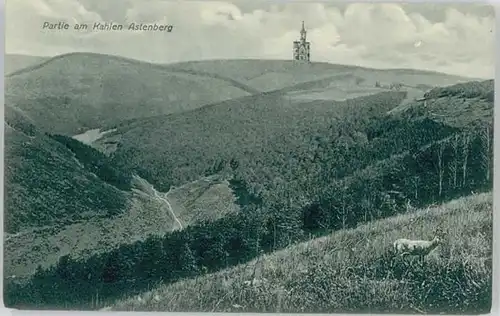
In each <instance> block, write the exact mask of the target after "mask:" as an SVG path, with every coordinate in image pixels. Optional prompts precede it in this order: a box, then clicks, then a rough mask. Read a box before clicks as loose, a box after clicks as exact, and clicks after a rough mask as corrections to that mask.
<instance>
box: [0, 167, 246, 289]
mask: <svg viewBox="0 0 500 316" xmlns="http://www.w3.org/2000/svg"><path fill="white" fill-rule="evenodd" d="M132 185H133V190H132V191H131V192H127V193H125V195H126V198H127V200H128V205H127V207H126V209H124V210H123V212H122V213H121V214H118V215H115V216H101V217H99V216H94V217H89V218H87V219H86V220H79V221H76V220H75V221H73V222H71V221H68V222H66V223H65V225H62V226H57V227H54V226H46V227H42V228H40V229H34V230H29V231H22V232H21V233H17V234H14V235H7V239H6V241H5V243H4V249H5V253H4V275H6V276H12V275H14V276H15V279H17V280H22V279H27V278H29V277H30V276H32V275H33V273H34V272H35V270H36V268H37V267H38V266H40V267H41V268H45V269H47V268H49V267H51V266H53V265H55V264H56V263H57V262H58V261H59V260H60V258H61V257H63V256H66V255H69V256H71V257H72V258H76V259H79V260H81V259H83V258H87V257H89V256H91V255H94V254H96V253H106V252H108V251H111V250H112V249H114V248H116V247H119V246H120V245H122V244H129V243H133V242H137V241H142V240H145V239H146V238H148V237H150V236H163V235H164V234H165V233H167V232H171V231H173V230H175V229H178V228H179V227H177V225H176V219H178V220H180V221H181V222H182V225H183V227H181V228H185V227H187V226H189V225H193V224H196V223H202V222H209V221H213V220H217V219H219V218H221V217H222V216H225V215H226V214H228V213H234V212H236V211H238V206H237V205H236V204H235V197H234V196H233V193H232V190H231V189H230V188H229V186H228V185H226V184H224V183H221V182H220V181H219V180H218V179H217V178H216V177H211V178H206V179H204V180H202V181H197V182H194V183H188V184H185V185H183V186H181V187H179V188H177V189H173V190H171V191H170V192H168V194H167V195H166V198H167V199H168V201H169V202H170V204H171V207H172V210H173V212H174V214H175V216H176V218H173V217H172V214H171V213H170V212H169V210H168V209H167V207H166V205H165V202H164V201H162V200H161V199H159V198H158V197H157V196H155V194H154V192H153V191H152V190H154V188H152V187H151V185H150V184H149V183H147V182H145V181H144V180H143V179H140V178H138V177H134V179H133V180H132ZM52 186H54V184H52V185H51V186H48V187H47V191H48V192H51V190H52ZM67 198H68V199H69V197H67ZM73 199H74V197H73ZM56 202H59V203H60V202H61V201H59V198H57V201H56ZM89 205H90V206H92V205H91V204H90V203H89ZM200 205H203V206H204V208H202V209H200Z"/></svg>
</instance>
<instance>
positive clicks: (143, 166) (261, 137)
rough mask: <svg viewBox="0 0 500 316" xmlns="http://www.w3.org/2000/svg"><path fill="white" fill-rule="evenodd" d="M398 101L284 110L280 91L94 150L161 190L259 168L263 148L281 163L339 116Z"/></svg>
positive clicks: (103, 141)
mask: <svg viewBox="0 0 500 316" xmlns="http://www.w3.org/2000/svg"><path fill="white" fill-rule="evenodd" d="M404 98H405V92H394V91H391V92H382V93H379V94H377V95H372V96H365V97H359V98H355V99H349V100H346V101H315V102H306V103H299V102H290V101H289V100H288V98H286V97H284V95H283V93H282V92H280V91H279V92H271V93H265V94H261V95H253V96H248V97H244V98H239V99H235V100H228V101H224V102H221V103H218V104H213V105H210V106H205V107H202V108H200V109H197V110H194V111H189V112H184V113H180V114H175V115H169V116H157V117H154V118H148V119H142V120H134V121H132V122H124V123H122V124H119V125H117V127H116V131H114V132H110V133H107V134H106V135H104V136H103V137H102V138H100V139H98V140H97V141H96V142H95V143H94V145H93V146H95V147H97V148H101V150H105V151H106V152H108V153H112V159H113V160H114V161H115V163H117V164H118V165H123V166H124V168H129V169H131V170H135V172H137V173H138V174H140V175H141V176H142V177H144V178H146V179H148V181H151V182H152V183H155V185H156V186H157V187H158V188H162V189H164V190H168V188H169V186H170V185H179V184H182V183H185V182H189V181H194V180H196V179H198V177H200V176H203V175H205V174H213V173H217V172H218V171H220V170H218V169H222V168H226V167H227V166H228V165H229V164H230V162H231V161H238V163H241V164H244V161H250V160H253V161H264V160H266V159H267V158H265V157H266V155H267V152H268V151H269V148H273V151H279V152H281V154H282V155H283V154H285V153H289V152H291V151H294V150H295V151H297V150H300V149H301V148H304V146H306V147H309V144H310V137H311V135H313V134H315V133H321V132H323V131H324V130H325V129H326V128H328V127H329V126H330V125H332V124H336V123H337V122H339V121H340V120H342V119H343V118H345V117H346V116H356V115H358V113H363V115H362V116H364V118H365V119H369V118H370V117H377V116H379V115H385V113H386V112H387V111H389V110H390V109H392V108H393V107H395V106H397V105H399V103H400V102H401V101H402V100H403V99H404ZM296 155H297V156H300V153H299V152H297V153H296ZM273 159H274V157H273ZM271 163H274V161H271ZM241 168H245V167H244V166H243V165H242V167H241Z"/></svg>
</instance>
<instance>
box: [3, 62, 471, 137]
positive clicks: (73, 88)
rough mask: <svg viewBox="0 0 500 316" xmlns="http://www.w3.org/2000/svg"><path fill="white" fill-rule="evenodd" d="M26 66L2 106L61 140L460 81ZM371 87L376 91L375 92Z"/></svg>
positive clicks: (402, 74)
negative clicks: (268, 98)
mask: <svg viewBox="0 0 500 316" xmlns="http://www.w3.org/2000/svg"><path fill="white" fill-rule="evenodd" d="M29 60H30V62H26V63H24V64H22V63H18V64H19V65H21V64H22V65H24V67H23V68H19V69H17V70H15V71H12V72H9V74H8V75H7V76H6V79H5V100H6V103H7V104H10V105H12V106H15V107H17V108H19V109H21V110H23V111H24V112H25V113H26V115H27V116H29V117H30V118H32V119H33V120H34V121H35V122H36V124H37V126H38V127H39V128H41V129H42V130H44V131H48V132H51V133H57V134H65V135H75V134H81V133H84V132H86V131H87V130H90V129H97V128H107V129H111V128H113V127H114V126H115V125H116V124H118V123H120V122H122V121H125V120H131V119H136V118H142V117H154V116H158V115H166V114H171V113H178V112H184V111H188V110H192V109H196V108H198V107H200V106H203V105H206V104H212V103H218V102H220V101H224V100H229V99H235V98H240V97H244V96H248V95H255V94H259V93H261V92H270V91H276V90H281V89H285V90H283V91H286V92H288V93H289V97H290V99H291V100H299V101H301V102H302V101H307V100H310V101H311V100H345V99H349V98H353V97H358V96H365V95H370V94H376V93H379V92H382V91H388V90H390V89H389V86H390V85H391V84H393V83H400V84H403V85H404V87H405V88H404V89H406V90H408V91H412V93H413V94H415V95H419V93H421V92H422V90H423V89H424V88H425V87H427V88H428V87H433V86H441V85H446V84H453V83H458V82H465V81H467V80H466V79H465V78H461V77H457V76H451V75H445V74H440V73H433V72H426V71H417V70H377V69H368V68H362V67H356V66H344V65H334V64H328V63H311V64H294V63H293V62H291V61H280V60H227V61H218V60H214V61H200V62H186V63H178V64H166V65H160V64H151V63H147V62H142V61H137V60H132V59H127V58H123V57H117V56H111V55H101V54H94V53H70V54H64V55H59V56H56V57H53V58H50V59H43V60H42V59H40V60H38V59H29ZM35 61H38V63H35ZM19 67H21V66H19ZM377 82H379V83H382V85H381V86H379V87H375V84H376V83H377ZM187 87H189V88H187Z"/></svg>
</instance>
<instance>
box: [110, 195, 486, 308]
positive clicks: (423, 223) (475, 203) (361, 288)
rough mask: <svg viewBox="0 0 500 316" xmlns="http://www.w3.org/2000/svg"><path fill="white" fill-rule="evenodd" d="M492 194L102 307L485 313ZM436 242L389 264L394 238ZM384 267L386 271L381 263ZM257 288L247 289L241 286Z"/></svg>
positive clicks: (295, 247)
mask: <svg viewBox="0 0 500 316" xmlns="http://www.w3.org/2000/svg"><path fill="white" fill-rule="evenodd" d="M492 214H493V209H492V195H491V193H488V194H479V195H473V196H469V197H465V198H459V199H457V200H453V201H451V202H448V203H445V204H442V205H439V206H436V207H432V208H425V209H421V210H418V211H416V212H414V213H409V214H403V215H398V216H395V217H391V218H387V219H384V220H379V221H373V222H370V223H367V224H363V225H360V226H358V227H357V228H353V229H348V230H341V231H338V232H335V233H333V234H331V235H328V236H325V237H321V238H318V239H314V240H311V241H308V242H305V243H300V244H296V245H293V246H290V247H289V248H286V249H284V250H282V251H278V252H275V253H271V254H266V255H263V256H261V257H258V258H256V259H254V260H253V261H251V262H249V263H246V264H242V265H238V266H235V267H233V268H230V269H226V270H222V271H220V272H217V273H213V274H207V275H205V276H203V277H198V278H193V279H185V280H181V281H179V282H177V283H173V284H170V285H164V286H159V287H158V288H155V289H153V290H151V291H147V292H144V293H142V294H140V295H139V296H134V297H130V298H128V299H124V300H121V301H119V302H116V303H115V304H113V305H112V306H110V307H109V308H106V310H113V311H132V310H133V311H162V312H167V311H168V312H181V311H182V312H187V311H189V312H233V313H236V312H261V313H262V312H281V313H313V312H317V313H334V312H337V313H339V312H341V313H346V312H355V313H360V312H366V311H370V312H372V313H373V312H374V313H386V312H391V313H436V314H437V313H440V312H444V313H447V314H448V313H468V314H472V313H473V314H478V313H487V312H489V309H490V306H491V290H492V289H491V271H492V261H491V260H492ZM439 228H440V229H442V230H443V232H444V240H443V243H442V244H441V245H440V246H439V247H438V248H437V249H436V250H434V251H433V252H432V253H431V254H430V255H429V256H428V257H427V258H426V264H425V265H420V264H419V263H418V262H416V260H411V258H410V259H409V260H408V262H407V263H406V264H407V265H405V263H404V262H402V261H397V260H396V261H394V260H393V259H392V255H391V253H390V248H391V245H392V242H393V241H394V240H396V239H398V238H401V237H407V238H413V239H432V238H433V236H434V234H435V231H436V230H437V229H439ZM391 260H392V261H393V266H392V267H391V266H390V265H389V263H390V262H391ZM254 277H255V278H256V279H257V280H258V281H257V282H259V283H257V282H256V283H255V285H254V286H248V285H247V284H245V281H247V280H252V278H254Z"/></svg>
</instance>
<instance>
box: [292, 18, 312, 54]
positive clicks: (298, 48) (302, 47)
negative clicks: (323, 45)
mask: <svg viewBox="0 0 500 316" xmlns="http://www.w3.org/2000/svg"><path fill="white" fill-rule="evenodd" d="M306 36H307V31H306V28H305V26H304V21H302V29H301V30H300V40H298V41H294V42H293V59H294V60H298V61H305V62H309V61H310V50H311V43H310V42H308V41H307V37H306Z"/></svg>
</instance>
